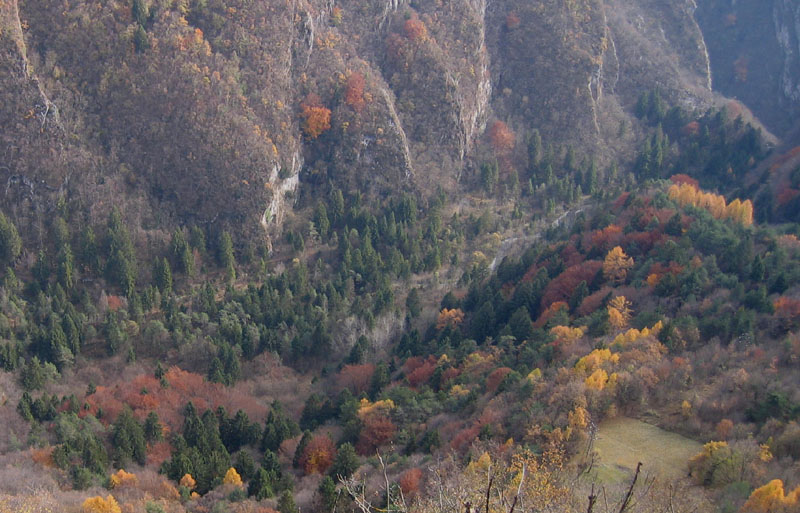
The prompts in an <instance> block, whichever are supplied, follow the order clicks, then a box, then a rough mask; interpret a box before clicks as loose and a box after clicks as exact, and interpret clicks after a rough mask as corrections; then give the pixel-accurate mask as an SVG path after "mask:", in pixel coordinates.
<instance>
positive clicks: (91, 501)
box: [82, 495, 122, 513]
mask: <svg viewBox="0 0 800 513" xmlns="http://www.w3.org/2000/svg"><path fill="white" fill-rule="evenodd" d="M82 509H83V512H84V513H122V510H121V509H120V507H119V504H118V503H117V500H116V499H115V498H114V496H113V495H109V496H108V497H106V498H103V497H101V496H99V495H98V496H97V497H89V498H88V499H86V500H85V501H83V505H82Z"/></svg>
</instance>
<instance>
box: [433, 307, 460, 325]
mask: <svg viewBox="0 0 800 513" xmlns="http://www.w3.org/2000/svg"><path fill="white" fill-rule="evenodd" d="M463 321H464V312H463V311H462V310H461V309H460V308H452V309H449V308H442V311H441V312H439V317H437V319H436V329H437V330H442V329H444V328H446V327H447V326H458V325H459V324H461V323H462V322H463Z"/></svg>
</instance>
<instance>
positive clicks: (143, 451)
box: [111, 408, 147, 468]
mask: <svg viewBox="0 0 800 513" xmlns="http://www.w3.org/2000/svg"><path fill="white" fill-rule="evenodd" d="M111 441H112V445H113V447H114V461H115V462H116V463H117V464H118V465H119V466H120V468H122V467H124V466H125V465H126V464H127V463H128V462H129V461H130V460H133V461H135V462H136V463H138V464H139V465H144V464H145V462H146V459H147V445H146V443H145V434H144V430H143V429H142V426H141V425H140V424H139V423H138V422H137V421H136V419H135V418H134V417H133V413H132V412H131V411H130V409H128V408H125V409H124V410H123V411H122V413H120V414H119V416H118V417H117V420H116V421H115V422H114V428H113V432H112V436H111Z"/></svg>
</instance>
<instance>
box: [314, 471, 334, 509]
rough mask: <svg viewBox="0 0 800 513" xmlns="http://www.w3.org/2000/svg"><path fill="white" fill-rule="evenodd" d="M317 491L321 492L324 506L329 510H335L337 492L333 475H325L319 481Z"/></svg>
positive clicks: (320, 495) (320, 496)
mask: <svg viewBox="0 0 800 513" xmlns="http://www.w3.org/2000/svg"><path fill="white" fill-rule="evenodd" d="M317 493H318V494H319V498H320V503H321V505H322V508H323V509H324V510H325V511H328V512H330V511H333V510H334V508H335V507H336V499H337V494H336V483H334V482H333V479H331V476H325V478H324V479H323V480H322V481H321V482H320V483H319V488H317Z"/></svg>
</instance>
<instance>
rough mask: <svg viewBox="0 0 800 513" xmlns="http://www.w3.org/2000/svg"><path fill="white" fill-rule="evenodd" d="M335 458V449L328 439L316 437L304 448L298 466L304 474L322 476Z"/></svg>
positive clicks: (323, 436) (321, 436)
mask: <svg viewBox="0 0 800 513" xmlns="http://www.w3.org/2000/svg"><path fill="white" fill-rule="evenodd" d="M335 457H336V447H335V446H334V445H333V441H332V440H331V439H330V437H328V436H325V435H317V436H315V437H314V438H312V439H311V441H310V442H308V445H306V446H305V448H304V450H303V453H302V454H301V455H300V460H299V464H300V467H302V469H303V471H304V472H305V473H306V474H324V473H325V471H326V470H328V468H329V467H330V466H331V464H333V459H334V458H335Z"/></svg>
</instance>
